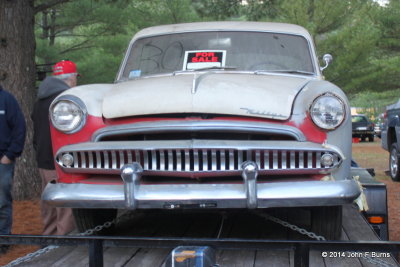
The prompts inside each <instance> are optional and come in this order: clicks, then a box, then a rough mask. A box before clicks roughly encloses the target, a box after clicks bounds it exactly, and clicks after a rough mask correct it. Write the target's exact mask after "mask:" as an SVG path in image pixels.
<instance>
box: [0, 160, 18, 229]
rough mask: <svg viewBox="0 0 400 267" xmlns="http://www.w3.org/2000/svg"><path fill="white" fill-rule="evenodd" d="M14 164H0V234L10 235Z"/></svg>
mask: <svg viewBox="0 0 400 267" xmlns="http://www.w3.org/2000/svg"><path fill="white" fill-rule="evenodd" d="M14 166H15V163H14V162H13V163H10V164H1V163H0V234H2V235H8V234H11V226H12V184H13V176H14Z"/></svg>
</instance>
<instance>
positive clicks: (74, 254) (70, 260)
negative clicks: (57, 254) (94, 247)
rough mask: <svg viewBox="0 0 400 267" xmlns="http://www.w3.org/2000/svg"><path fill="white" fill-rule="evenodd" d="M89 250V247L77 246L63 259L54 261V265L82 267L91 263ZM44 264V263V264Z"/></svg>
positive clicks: (59, 266) (57, 266) (54, 266)
mask: <svg viewBox="0 0 400 267" xmlns="http://www.w3.org/2000/svg"><path fill="white" fill-rule="evenodd" d="M88 255H89V252H88V249H87V247H85V246H79V247H75V249H74V250H73V251H71V253H68V254H67V255H65V256H64V257H62V258H61V259H59V260H58V261H56V262H53V263H52V265H51V266H52V267H65V266H73V267H81V266H88V265H89V257H88ZM42 266H43V265H42Z"/></svg>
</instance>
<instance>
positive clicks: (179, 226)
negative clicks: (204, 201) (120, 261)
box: [126, 214, 192, 266]
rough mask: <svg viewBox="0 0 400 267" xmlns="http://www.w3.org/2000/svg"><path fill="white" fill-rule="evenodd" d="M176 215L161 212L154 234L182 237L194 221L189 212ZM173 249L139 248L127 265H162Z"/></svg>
mask: <svg viewBox="0 0 400 267" xmlns="http://www.w3.org/2000/svg"><path fill="white" fill-rule="evenodd" d="M173 215H174V216H171V215H170V214H169V215H165V214H159V216H157V217H158V219H157V220H156V221H157V222H158V224H160V226H162V227H159V228H158V229H157V230H156V231H155V232H154V235H155V236H157V237H174V236H176V237H180V236H182V235H183V234H184V233H185V231H186V230H187V229H188V228H189V224H190V222H191V221H192V220H191V216H190V215H187V214H173ZM170 252H171V249H159V248H152V249H142V248H141V249H139V250H138V251H137V252H136V254H135V255H134V257H133V258H132V259H131V260H129V261H128V262H127V263H126V266H160V265H162V264H163V262H164V261H165V260H166V257H167V256H168V255H169V253H170Z"/></svg>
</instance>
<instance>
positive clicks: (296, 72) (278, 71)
mask: <svg viewBox="0 0 400 267" xmlns="http://www.w3.org/2000/svg"><path fill="white" fill-rule="evenodd" d="M271 72H275V73H291V74H303V75H314V74H315V73H314V72H309V71H302V70H256V71H254V74H263V73H271Z"/></svg>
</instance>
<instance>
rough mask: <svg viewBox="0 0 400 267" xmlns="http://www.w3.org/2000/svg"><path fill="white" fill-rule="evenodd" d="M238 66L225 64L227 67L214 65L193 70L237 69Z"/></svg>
mask: <svg viewBox="0 0 400 267" xmlns="http://www.w3.org/2000/svg"><path fill="white" fill-rule="evenodd" d="M235 69H237V67H235V66H225V67H217V66H212V67H204V68H200V69H193V70H192V71H202V70H235Z"/></svg>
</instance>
